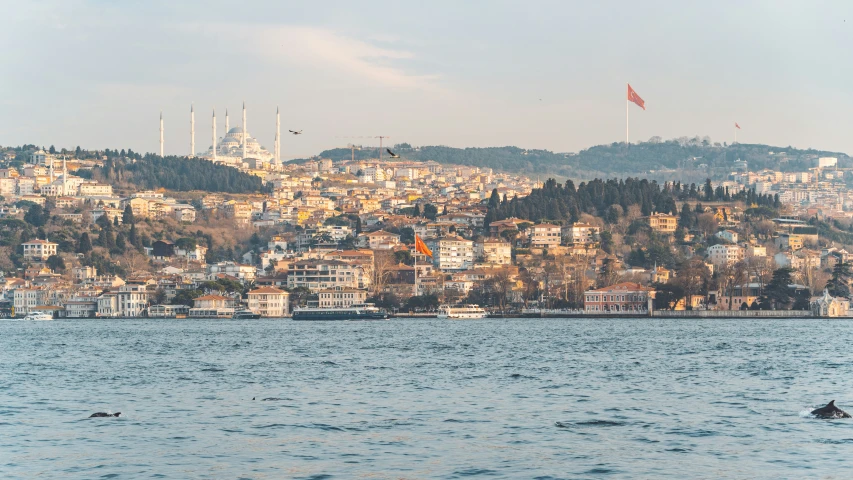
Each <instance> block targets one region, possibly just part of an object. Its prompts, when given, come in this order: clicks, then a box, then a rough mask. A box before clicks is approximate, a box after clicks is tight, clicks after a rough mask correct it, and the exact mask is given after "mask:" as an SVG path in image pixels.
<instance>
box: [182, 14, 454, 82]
mask: <svg viewBox="0 0 853 480" xmlns="http://www.w3.org/2000/svg"><path fill="white" fill-rule="evenodd" d="M195 27H197V28H199V29H201V30H204V31H205V32H208V33H211V34H216V33H217V32H222V31H228V32H229V36H231V37H232V38H233V37H234V36H236V38H237V39H236V40H235V41H232V42H229V46H230V47H231V48H238V49H241V50H242V52H243V53H244V54H248V55H253V56H261V57H263V58H264V59H265V60H267V61H272V62H281V61H285V62H287V63H293V64H297V65H299V66H301V67H309V68H317V69H321V70H326V71H332V72H337V73H340V74H345V75H352V76H354V77H357V78H361V79H363V80H366V81H369V82H374V83H376V84H378V85H381V86H386V87H395V88H401V89H438V85H437V81H438V80H439V78H440V77H439V76H438V75H420V74H413V73H409V72H408V71H406V70H405V69H404V68H403V67H402V66H400V65H399V64H400V63H401V61H412V60H414V59H415V55H414V54H413V53H412V52H410V51H407V50H401V49H395V48H389V47H380V46H377V45H374V44H372V43H369V42H367V41H363V40H359V39H357V38H353V37H349V36H345V35H341V34H339V33H336V32H334V31H332V30H330V29H327V28H321V27H310V26H295V25H282V26H265V25H237V26H235V25H228V26H227V27H225V26H221V25H214V26H212V25H210V24H204V25H196V26H195ZM181 28H186V25H184V26H182V27H181ZM374 40H378V39H374ZM393 40H395V38H394V37H390V36H386V37H383V38H382V40H381V41H382V42H383V43H394V42H393Z"/></svg>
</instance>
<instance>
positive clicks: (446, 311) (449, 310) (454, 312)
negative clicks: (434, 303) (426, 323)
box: [438, 305, 487, 320]
mask: <svg viewBox="0 0 853 480" xmlns="http://www.w3.org/2000/svg"><path fill="white" fill-rule="evenodd" d="M486 315H487V313H486V311H485V310H484V309H483V308H482V307H481V306H479V305H441V306H440V307H438V318H447V319H451V320H473V319H479V318H486Z"/></svg>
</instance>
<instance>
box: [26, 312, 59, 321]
mask: <svg viewBox="0 0 853 480" xmlns="http://www.w3.org/2000/svg"><path fill="white" fill-rule="evenodd" d="M24 320H30V321H48V320H53V315H51V314H49V313H39V312H31V313H28V314H27V316H26V317H24Z"/></svg>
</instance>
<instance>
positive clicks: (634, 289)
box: [584, 282, 655, 313]
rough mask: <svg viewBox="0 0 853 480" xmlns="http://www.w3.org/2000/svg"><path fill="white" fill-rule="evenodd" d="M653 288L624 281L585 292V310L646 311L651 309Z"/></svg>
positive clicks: (613, 311) (597, 311)
mask: <svg viewBox="0 0 853 480" xmlns="http://www.w3.org/2000/svg"><path fill="white" fill-rule="evenodd" d="M654 297H655V290H654V289H653V288H649V287H644V286H642V285H640V284H639V283H633V282H623V283H617V284H615V285H610V286H609V287H604V288H598V289H595V290H588V291H586V292H584V310H585V311H587V312H591V313H593V312H594V313H600V312H611V313H620V312H621V313H645V312H648V311H649V310H651V308H652V300H653V299H654Z"/></svg>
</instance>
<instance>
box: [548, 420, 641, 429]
mask: <svg viewBox="0 0 853 480" xmlns="http://www.w3.org/2000/svg"><path fill="white" fill-rule="evenodd" d="M554 425H555V426H557V428H572V427H580V428H585V427H622V426H624V425H627V423H625V422H617V421H615V420H585V421H582V422H554Z"/></svg>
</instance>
